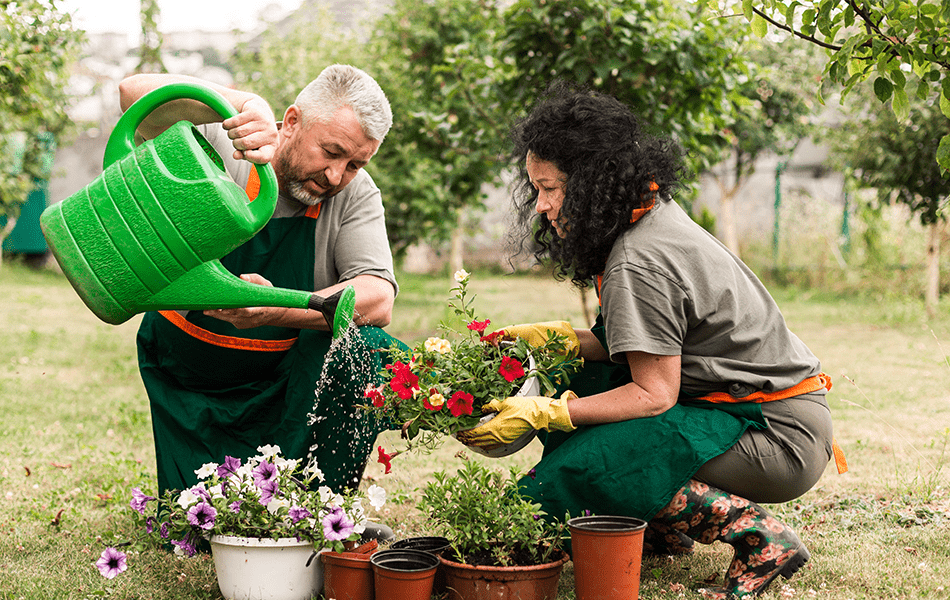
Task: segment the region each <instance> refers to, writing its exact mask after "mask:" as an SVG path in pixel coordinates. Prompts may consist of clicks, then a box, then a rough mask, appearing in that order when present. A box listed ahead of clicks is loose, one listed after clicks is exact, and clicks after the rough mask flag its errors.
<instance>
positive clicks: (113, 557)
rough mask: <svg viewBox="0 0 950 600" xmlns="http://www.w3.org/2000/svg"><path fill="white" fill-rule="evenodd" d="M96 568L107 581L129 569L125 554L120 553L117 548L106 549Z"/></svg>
mask: <svg viewBox="0 0 950 600" xmlns="http://www.w3.org/2000/svg"><path fill="white" fill-rule="evenodd" d="M96 568H97V569H99V572H100V573H102V576H103V577H105V578H106V579H112V578H113V577H115V576H116V575H118V574H119V573H122V572H124V571H125V570H126V569H128V568H129V565H128V563H126V555H125V552H120V551H119V550H116V549H115V548H106V549H105V550H103V551H102V554H101V555H100V556H99V560H97V561H96Z"/></svg>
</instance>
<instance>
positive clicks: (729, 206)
mask: <svg viewBox="0 0 950 600" xmlns="http://www.w3.org/2000/svg"><path fill="white" fill-rule="evenodd" d="M735 189H737V188H734V189H733V190H731V191H729V192H726V193H723V194H722V197H721V198H720V199H719V221H720V225H721V227H722V243H723V244H725V245H726V248H729V249H730V250H732V253H733V254H735V255H736V256H739V236H738V235H737V234H736V219H735V199H736V198H735Z"/></svg>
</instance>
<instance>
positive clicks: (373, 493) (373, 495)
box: [366, 483, 386, 510]
mask: <svg viewBox="0 0 950 600" xmlns="http://www.w3.org/2000/svg"><path fill="white" fill-rule="evenodd" d="M366 497H367V498H368V499H369V503H370V506H372V507H373V508H374V509H376V510H379V509H381V508H382V507H383V505H384V504H386V490H385V489H383V488H381V487H379V486H378V485H376V484H375V483H374V484H373V485H371V486H369V489H367V490H366Z"/></svg>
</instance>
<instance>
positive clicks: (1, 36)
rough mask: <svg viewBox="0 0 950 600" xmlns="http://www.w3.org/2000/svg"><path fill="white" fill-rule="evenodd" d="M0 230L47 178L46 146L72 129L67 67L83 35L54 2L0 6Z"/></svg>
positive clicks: (0, 234)
mask: <svg viewBox="0 0 950 600" xmlns="http://www.w3.org/2000/svg"><path fill="white" fill-rule="evenodd" d="M0 20H2V23H3V25H2V27H0V148H2V151H3V156H4V165H3V166H2V167H0V216H3V217H6V226H5V227H3V228H0V229H2V230H0V248H2V243H3V239H4V238H5V237H6V236H7V235H9V233H10V232H11V231H13V227H14V226H15V225H16V218H17V217H18V216H19V214H20V206H21V205H22V204H23V203H24V202H25V201H26V200H27V197H28V195H29V192H30V189H31V188H32V187H33V185H34V181H35V180H37V179H44V178H46V177H48V176H49V169H50V166H51V165H50V162H51V161H50V152H51V146H50V144H52V143H54V142H55V139H56V137H57V136H60V135H61V134H63V133H64V132H65V131H66V130H67V129H68V127H69V126H70V125H71V122H70V120H69V116H68V115H67V114H66V108H67V106H68V105H69V104H70V101H71V97H70V95H69V93H68V92H67V87H66V86H67V83H68V81H69V75H70V66H71V64H72V61H73V60H75V59H76V57H77V56H78V54H79V50H80V48H81V45H82V43H83V41H84V40H85V35H84V34H83V33H82V32H81V31H77V30H76V29H74V28H73V25H72V21H71V19H70V16H69V15H68V14H66V13H63V12H60V11H59V10H58V8H57V6H56V1H55V0H18V1H17V2H16V3H12V2H3V3H0Z"/></svg>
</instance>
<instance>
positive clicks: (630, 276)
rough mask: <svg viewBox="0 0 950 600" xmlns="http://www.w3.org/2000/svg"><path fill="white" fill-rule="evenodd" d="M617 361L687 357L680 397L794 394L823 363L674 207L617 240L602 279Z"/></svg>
mask: <svg viewBox="0 0 950 600" xmlns="http://www.w3.org/2000/svg"><path fill="white" fill-rule="evenodd" d="M600 294H601V309H602V313H603V318H604V325H605V329H606V340H607V344H608V351H609V353H610V357H611V359H612V360H613V361H614V362H619V363H626V358H625V356H624V353H625V352H633V351H640V352H646V353H649V354H657V355H662V356H675V355H680V356H681V360H682V373H681V383H680V395H681V397H697V396H701V395H705V394H708V393H711V392H720V391H721V392H728V393H730V394H732V395H733V396H735V397H737V398H741V397H744V396H747V395H748V394H750V393H752V392H755V391H758V390H762V391H766V392H772V391H776V390H782V389H786V388H790V387H792V386H794V385H796V384H798V383H800V382H801V381H802V380H804V379H806V378H808V377H811V376H813V375H817V374H818V373H819V372H820V369H821V364H820V362H819V360H818V359H817V358H816V357H815V355H814V354H812V352H811V351H810V350H809V349H808V347H807V346H805V344H804V343H803V342H802V341H801V340H800V339H799V338H798V337H796V336H795V334H793V333H792V332H791V331H789V329H788V327H787V326H786V324H785V319H784V318H783V317H782V314H781V312H780V311H779V308H778V306H777V305H776V303H775V301H774V300H773V299H772V297H771V295H770V294H769V293H768V291H767V290H766V289H765V286H763V285H762V283H761V282H760V281H759V279H758V278H757V277H756V276H755V274H754V273H753V272H752V271H751V270H750V269H749V268H748V267H747V266H746V265H745V264H744V263H743V262H742V261H741V260H739V258H737V257H736V256H735V255H734V254H732V253H731V252H730V251H729V250H728V249H727V248H726V247H725V246H724V245H723V244H722V243H720V242H719V240H717V239H716V238H715V237H713V236H712V235H710V234H709V233H708V232H707V231H705V230H704V229H703V228H702V227H700V226H699V225H697V224H696V223H695V222H694V221H693V220H692V219H690V217H689V215H687V214H686V212H685V211H683V209H682V208H680V206H679V205H677V204H676V203H675V202H672V201H664V202H658V203H657V204H656V207H655V208H654V209H653V210H651V211H650V212H648V213H647V214H646V215H645V216H644V217H642V218H641V219H640V220H639V221H637V223H636V224H635V225H634V226H633V227H631V228H630V229H629V230H628V231H626V232H625V233H624V234H623V235H622V236H621V237H620V238H618V239H617V241H616V243H615V244H614V246H613V249H612V250H611V252H610V255H609V257H608V259H607V265H606V268H605V270H604V275H603V280H602V283H601V290H600Z"/></svg>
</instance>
